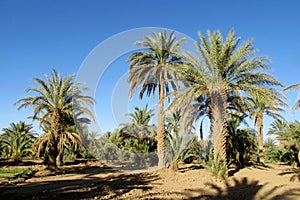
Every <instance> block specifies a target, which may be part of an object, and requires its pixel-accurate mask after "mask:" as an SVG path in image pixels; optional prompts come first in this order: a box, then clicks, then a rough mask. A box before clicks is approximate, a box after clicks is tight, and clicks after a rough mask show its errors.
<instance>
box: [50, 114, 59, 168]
mask: <svg viewBox="0 0 300 200" xmlns="http://www.w3.org/2000/svg"><path fill="white" fill-rule="evenodd" d="M50 128H51V129H50V131H51V141H50V144H49V152H48V166H49V167H50V168H57V167H58V166H59V165H60V161H58V157H59V149H58V142H59V133H60V116H59V113H58V112H54V113H53V115H52V120H51V127H50Z"/></svg>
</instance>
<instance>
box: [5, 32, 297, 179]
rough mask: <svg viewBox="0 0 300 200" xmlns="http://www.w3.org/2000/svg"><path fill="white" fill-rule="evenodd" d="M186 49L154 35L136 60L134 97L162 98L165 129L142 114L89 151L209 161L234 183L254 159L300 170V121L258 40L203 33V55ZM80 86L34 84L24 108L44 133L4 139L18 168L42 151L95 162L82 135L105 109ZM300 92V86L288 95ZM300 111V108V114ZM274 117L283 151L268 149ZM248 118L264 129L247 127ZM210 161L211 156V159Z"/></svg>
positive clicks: (25, 127)
mask: <svg viewBox="0 0 300 200" xmlns="http://www.w3.org/2000/svg"><path fill="white" fill-rule="evenodd" d="M184 41H185V38H180V39H177V38H176V37H175V33H174V32H171V33H170V34H167V32H166V31H164V32H153V33H152V35H146V36H145V39H144V40H143V41H137V43H136V44H137V45H139V46H141V47H143V50H140V51H136V52H134V53H132V54H131V55H130V56H129V57H128V61H129V62H130V64H129V69H128V70H129V76H128V80H127V81H128V83H129V85H130V89H129V96H130V97H131V98H132V97H133V96H134V95H135V93H138V95H139V98H140V99H142V98H144V96H153V98H155V95H157V96H158V106H159V110H158V113H157V116H158V122H157V124H152V125H150V124H149V122H150V119H151V117H152V116H153V110H148V108H147V107H145V108H138V107H136V108H135V112H133V113H130V114H129V116H130V118H131V122H130V123H127V124H121V125H120V127H118V128H116V130H114V131H113V133H107V134H105V135H104V136H102V137H100V138H99V137H98V138H96V136H97V134H96V133H89V131H88V130H86V131H85V132H86V133H85V136H86V137H87V138H86V140H85V141H87V144H85V145H88V146H91V147H92V146H93V145H94V149H95V150H97V149H101V148H102V147H105V146H107V145H108V143H111V144H113V145H111V147H110V148H111V149H114V151H111V155H113V153H112V152H115V153H118V152H116V151H117V150H116V149H121V150H123V154H124V151H127V152H129V153H144V154H145V153H149V152H154V153H155V156H152V157H151V159H152V160H154V161H153V162H154V163H155V164H157V165H158V166H159V167H166V166H169V165H171V166H172V167H174V168H177V167H178V166H177V161H179V160H181V161H185V162H187V161H190V160H191V159H198V160H199V159H204V160H206V162H207V163H208V164H209V166H210V168H211V169H215V170H214V171H217V174H218V173H219V172H222V173H223V174H225V175H226V173H227V172H228V168H229V166H232V165H233V164H234V165H235V166H244V165H245V164H246V163H248V162H249V161H250V160H256V161H257V162H261V163H264V162H265V161H267V162H268V161H270V160H273V161H280V160H281V161H285V162H290V163H296V164H299V156H300V153H299V150H300V146H299V144H300V141H299V140H300V137H299V128H300V125H299V122H298V121H295V122H287V121H286V120H285V119H284V117H283V116H282V113H283V112H284V111H285V110H286V109H287V107H288V106H287V103H286V97H285V96H284V94H283V93H282V92H281V91H282V88H284V87H285V86H284V84H283V83H281V82H279V81H278V80H276V79H275V77H273V76H272V75H271V74H270V73H268V71H269V70H270V69H272V68H271V66H269V65H268V62H269V58H268V57H266V56H257V55H256V53H257V50H256V49H255V48H254V47H253V40H246V41H244V42H241V39H240V38H239V37H237V36H236V34H235V32H234V30H231V31H230V32H229V33H228V35H227V36H226V38H223V37H222V35H221V33H220V31H214V32H211V31H207V34H206V35H205V34H203V33H201V32H199V41H198V42H197V43H196V44H195V45H196V48H197V52H198V53H197V55H194V54H192V53H190V52H187V51H185V50H184V49H182V47H181V45H182V43H183V42H184ZM73 78H74V75H70V76H67V77H62V76H61V75H60V73H59V72H57V71H56V70H53V71H52V72H51V74H50V75H46V76H45V78H44V79H40V78H35V79H34V81H35V82H36V83H37V85H38V86H34V87H30V88H28V89H27V90H26V91H25V92H26V93H29V92H30V94H32V96H28V97H25V98H22V99H20V100H18V101H17V102H16V103H15V105H17V106H18V108H19V109H21V108H25V107H30V108H32V109H33V115H32V116H29V118H31V119H33V120H37V121H38V122H39V124H40V128H41V129H42V130H43V134H42V135H41V136H39V137H37V138H36V136H35V135H34V134H33V132H32V126H31V125H30V124H25V123H24V122H19V123H16V124H15V123H12V124H11V126H10V127H9V128H4V129H3V134H2V135H1V137H0V138H1V147H0V148H1V149H2V150H3V151H2V152H3V154H4V155H5V156H6V157H8V158H10V159H13V160H16V161H18V160H20V159H21V158H22V157H23V156H26V155H28V154H30V153H29V152H30V151H33V152H35V154H36V155H37V156H40V155H42V156H43V157H44V160H45V163H47V165H48V166H50V167H54V168H55V167H58V166H60V165H61V163H62V158H63V155H64V152H66V151H67V150H68V149H69V150H70V149H73V150H74V151H77V150H78V149H81V150H80V151H82V152H85V154H86V155H87V154H88V153H87V151H86V150H83V149H84V148H83V146H82V144H83V140H82V138H81V137H80V136H79V134H78V132H79V130H81V131H82V130H84V129H86V124H88V123H90V122H91V120H93V119H94V116H93V113H92V111H91V109H92V106H93V105H94V103H95V100H94V99H93V98H91V97H89V96H86V95H85V94H84V93H85V90H86V88H84V87H83V86H82V84H81V83H78V82H76V81H74V80H73ZM295 88H299V84H296V85H292V86H290V87H286V88H284V90H286V91H289V90H291V89H295ZM299 105H300V104H299V100H297V102H296V104H295V105H294V107H293V109H296V108H298V107H299ZM265 116H270V117H272V118H274V123H272V124H271V127H270V129H269V132H268V134H273V135H275V136H276V139H277V141H278V143H279V145H276V144H275V143H274V141H271V140H268V142H267V143H266V144H264V139H263V135H264V134H263V127H264V118H265ZM248 118H250V119H252V120H253V122H254V124H255V127H256V128H255V130H254V129H251V128H249V127H247V125H245V124H246V123H247V119H248ZM204 119H208V120H209V126H210V128H209V141H210V142H209V141H204V140H203V123H204ZM195 122H199V124H200V125H199V127H195ZM196 132H197V133H199V137H200V140H199V139H198V137H197V136H196ZM16 138H18V139H16ZM91 138H94V141H93V140H92V139H91ZM105 140H106V141H107V142H105ZM99 145H100V147H99ZM32 146H34V150H32ZM97 146H98V147H97ZM116 147H117V148H116ZM210 147H212V148H210ZM22 149H23V150H22ZM89 149H93V148H89ZM82 152H81V154H83V153H82ZM203 152H209V153H207V154H206V155H209V156H208V157H205V156H201V155H203ZM275 152H276V153H275ZM119 154H122V153H120V152H119ZM136 155H137V154H135V156H136ZM106 156H107V157H109V156H110V155H106ZM112 157H113V156H112ZM125 157H126V156H125ZM129 157H130V155H129ZM254 158H256V159H254ZM145 159H146V160H147V158H145ZM145 159H142V160H145ZM149 159H150V158H149ZM265 159H267V160H265Z"/></svg>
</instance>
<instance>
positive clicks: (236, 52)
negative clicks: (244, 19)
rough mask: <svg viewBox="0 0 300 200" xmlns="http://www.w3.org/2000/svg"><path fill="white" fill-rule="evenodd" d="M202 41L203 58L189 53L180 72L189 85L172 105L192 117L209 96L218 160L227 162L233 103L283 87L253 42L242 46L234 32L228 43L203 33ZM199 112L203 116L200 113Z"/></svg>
mask: <svg viewBox="0 0 300 200" xmlns="http://www.w3.org/2000/svg"><path fill="white" fill-rule="evenodd" d="M199 37H200V42H199V43H197V44H196V46H197V49H198V52H199V56H198V57H196V56H194V55H192V54H191V53H187V54H186V55H185V56H184V59H185V60H186V61H187V63H188V64H186V65H185V66H184V67H181V68H180V69H179V71H180V72H181V73H182V74H183V76H184V77H185V79H186V81H187V82H188V83H189V84H186V85H187V87H185V88H184V90H181V91H180V90H179V91H176V93H175V97H174V101H173V103H172V104H173V105H174V106H176V105H181V106H183V107H184V109H183V111H184V112H185V113H190V111H191V110H193V109H194V106H193V105H194V103H195V102H197V100H198V99H201V98H202V99H203V96H205V98H204V99H206V100H205V102H206V106H207V107H208V108H207V110H208V111H207V113H208V115H209V119H210V132H211V138H212V141H213V144H214V159H215V160H216V159H217V157H218V156H220V157H221V160H223V162H225V161H226V133H227V128H226V123H225V116H226V113H227V110H228V109H229V108H231V106H232V105H234V104H233V103H231V102H230V100H231V99H236V98H237V97H238V98H239V99H241V101H242V100H243V99H244V97H245V96H247V95H248V94H249V93H255V94H257V95H264V91H265V89H264V88H265V87H272V86H277V85H279V86H281V83H279V82H278V81H276V80H275V78H273V77H272V76H271V75H269V74H267V73H265V72H263V71H262V70H266V69H270V67H269V66H268V65H266V64H265V63H266V62H267V61H268V60H269V59H268V58H267V57H257V56H255V53H256V50H255V49H254V48H253V40H247V41H246V42H244V43H243V44H241V45H239V43H240V38H237V37H236V36H235V33H234V30H231V31H230V32H229V34H228V35H227V37H226V39H225V41H223V38H222V35H221V33H220V31H215V32H214V33H211V32H210V31H208V32H207V38H206V37H205V35H204V34H202V33H201V32H200V33H199ZM232 97H234V98H232ZM172 104H171V105H172ZM196 111H199V112H201V110H200V109H199V110H196ZM189 119H193V118H192V117H191V118H189Z"/></svg>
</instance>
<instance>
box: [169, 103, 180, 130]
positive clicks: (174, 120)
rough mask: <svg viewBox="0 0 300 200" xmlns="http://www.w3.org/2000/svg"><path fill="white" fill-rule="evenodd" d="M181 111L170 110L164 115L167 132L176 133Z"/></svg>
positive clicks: (178, 127)
mask: <svg viewBox="0 0 300 200" xmlns="http://www.w3.org/2000/svg"><path fill="white" fill-rule="evenodd" d="M180 120H181V111H180V110H179V109H177V110H175V111H172V112H170V113H169V114H168V115H167V116H166V126H167V130H168V132H169V133H177V132H178V131H179V129H180Z"/></svg>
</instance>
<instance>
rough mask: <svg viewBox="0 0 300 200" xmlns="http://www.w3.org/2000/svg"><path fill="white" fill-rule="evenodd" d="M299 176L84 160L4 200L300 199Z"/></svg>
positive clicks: (284, 171)
mask: <svg viewBox="0 0 300 200" xmlns="http://www.w3.org/2000/svg"><path fill="white" fill-rule="evenodd" d="M298 178H299V169H297V170H291V169H290V168H289V167H285V166H275V165H272V166H269V167H248V168H245V169H242V170H240V171H239V172H237V173H235V174H234V176H232V177H229V178H228V180H226V181H221V180H217V179H215V178H214V177H211V176H210V173H209V172H208V171H207V170H206V169H204V168H201V169H195V168H194V167H193V168H192V166H185V168H182V169H181V171H180V172H173V171H170V170H168V169H162V170H157V171H151V172H141V171H119V170H117V171H116V170H113V169H112V168H109V167H106V166H104V165H100V164H92V165H83V164H80V165H74V166H67V167H63V168H62V169H60V170H59V171H57V172H56V175H54V174H53V173H52V172H50V171H48V170H45V169H40V170H39V171H37V172H36V173H35V175H34V176H33V177H31V178H29V179H27V180H25V181H24V182H20V183H12V184H2V185H0V199H22V200H23V199H246V200H247V199H249V200H250V199H300V181H299V180H298ZM291 179H295V180H294V181H291Z"/></svg>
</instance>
